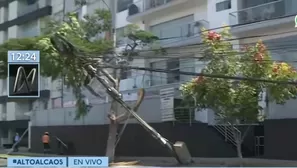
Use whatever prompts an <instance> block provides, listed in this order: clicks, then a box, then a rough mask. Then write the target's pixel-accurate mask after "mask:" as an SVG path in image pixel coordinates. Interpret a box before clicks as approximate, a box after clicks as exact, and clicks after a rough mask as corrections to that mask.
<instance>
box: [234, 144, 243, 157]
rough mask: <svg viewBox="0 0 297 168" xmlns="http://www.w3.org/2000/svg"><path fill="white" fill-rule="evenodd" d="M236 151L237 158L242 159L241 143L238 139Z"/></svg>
mask: <svg viewBox="0 0 297 168" xmlns="http://www.w3.org/2000/svg"><path fill="white" fill-rule="evenodd" d="M236 150H237V156H238V157H239V158H241V159H242V158H243V157H242V151H241V141H240V140H239V139H237V140H236Z"/></svg>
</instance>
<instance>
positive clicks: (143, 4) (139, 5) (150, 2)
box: [128, 0, 174, 16]
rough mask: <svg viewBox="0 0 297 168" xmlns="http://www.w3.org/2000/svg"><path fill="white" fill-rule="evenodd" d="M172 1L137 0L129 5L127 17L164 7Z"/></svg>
mask: <svg viewBox="0 0 297 168" xmlns="http://www.w3.org/2000/svg"><path fill="white" fill-rule="evenodd" d="M171 1H174V0H139V1H137V2H134V3H132V4H130V5H129V7H128V10H129V12H128V15H129V16H132V15H135V14H138V13H141V12H145V11H148V10H150V9H153V8H156V7H159V6H162V5H165V4H167V3H169V2H171Z"/></svg>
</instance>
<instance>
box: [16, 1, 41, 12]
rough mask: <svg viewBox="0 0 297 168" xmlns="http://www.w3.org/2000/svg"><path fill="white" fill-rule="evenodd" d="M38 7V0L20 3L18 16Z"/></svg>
mask: <svg viewBox="0 0 297 168" xmlns="http://www.w3.org/2000/svg"><path fill="white" fill-rule="evenodd" d="M38 8H39V4H38V1H37V2H36V3H34V4H32V5H21V7H20V10H18V16H23V15H25V14H27V13H30V12H33V11H36V10H37V9H38Z"/></svg>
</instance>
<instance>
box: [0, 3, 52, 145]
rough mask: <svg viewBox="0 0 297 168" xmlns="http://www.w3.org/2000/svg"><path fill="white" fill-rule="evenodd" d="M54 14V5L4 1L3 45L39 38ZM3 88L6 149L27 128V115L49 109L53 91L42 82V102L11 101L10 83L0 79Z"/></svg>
mask: <svg viewBox="0 0 297 168" xmlns="http://www.w3.org/2000/svg"><path fill="white" fill-rule="evenodd" d="M51 14H52V4H51V1H47V0H39V1H37V0H26V1H17V0H7V1H1V3H0V43H4V42H5V41H7V40H8V39H12V38H24V37H34V36H38V35H39V34H40V24H41V20H42V18H44V17H46V16H49V15H51ZM0 85H1V86H0V88H1V93H0V94H1V95H0V101H1V102H0V106H1V108H0V125H1V126H0V127H1V128H0V144H1V145H7V144H11V143H12V140H13V136H14V134H15V132H19V133H22V132H24V131H25V130H26V129H27V128H28V121H29V119H30V116H28V115H26V114H27V113H28V112H30V111H32V110H34V109H40V108H41V109H43V108H46V106H47V103H48V102H47V101H48V99H49V97H50V88H49V80H48V79H47V78H41V85H40V86H41V94H40V99H38V100H36V99H11V98H8V96H7V79H1V80H0ZM27 138H28V136H25V139H27ZM25 144H27V143H25Z"/></svg>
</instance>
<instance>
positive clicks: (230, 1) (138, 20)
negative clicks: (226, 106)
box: [116, 0, 297, 122]
mask: <svg viewBox="0 0 297 168" xmlns="http://www.w3.org/2000/svg"><path fill="white" fill-rule="evenodd" d="M296 6H297V4H296V2H295V1H293V0H259V1H249V0H207V1H206V0H205V1H204V0H199V1H193V0H134V1H133V0H122V1H121V0H119V1H118V13H117V25H116V26H117V30H118V32H121V31H123V29H124V27H125V26H126V25H127V24H130V23H133V24H137V25H139V26H140V27H141V28H142V29H144V30H147V31H151V32H153V33H154V34H155V35H156V36H158V37H159V38H160V39H166V40H160V43H159V44H160V46H162V47H165V48H169V51H168V53H178V54H175V55H174V54H168V55H170V56H172V57H174V56H175V57H178V58H176V59H175V60H172V59H171V60H168V59H159V60H156V59H139V58H138V59H137V58H136V59H135V60H134V61H133V63H132V64H133V65H134V66H140V67H151V68H162V69H165V68H168V69H172V70H177V71H178V70H180V71H190V72H200V70H201V68H203V65H204V64H203V63H201V62H199V61H197V59H190V58H186V57H185V59H183V58H182V57H183V56H189V55H193V56H196V57H199V49H198V47H197V49H196V50H195V49H193V47H181V48H177V49H172V47H178V46H179V47H180V46H187V45H191V44H197V43H200V42H201V41H200V40H201V39H200V37H199V31H200V28H201V27H204V28H206V29H213V30H214V31H217V30H219V29H220V27H222V26H223V25H224V24H225V25H230V26H231V32H232V34H233V36H234V38H243V39H242V40H237V41H234V42H233V43H234V46H235V47H239V46H240V45H244V44H248V43H254V42H255V41H257V40H258V39H259V38H261V39H262V40H263V41H264V42H265V43H266V44H267V45H268V46H269V47H270V48H276V46H278V45H279V43H282V44H288V45H289V44H291V43H294V42H295V41H292V39H293V38H294V37H295V36H294V35H295V34H296V28H294V17H295V15H296V13H297V9H296ZM124 18H126V20H125V19H124ZM294 30H295V31H294ZM283 32H288V33H283ZM265 34H274V35H270V36H267V35H266V36H263V37H261V35H265ZM257 35H258V36H260V37H257V38H244V37H246V36H257ZM292 36H293V37H292ZM172 37H177V38H172ZM288 37H290V38H292V39H291V40H288ZM295 43H296V42H295ZM291 45H292V44H291ZM271 53H272V55H273V57H274V59H278V60H279V59H281V60H287V61H293V60H294V59H295V60H296V56H297V55H296V54H295V53H294V51H291V52H290V51H284V50H282V49H273V51H271ZM146 54H147V53H146ZM149 55H155V54H154V53H148V54H147V56H149ZM292 55H294V56H292ZM129 75H130V78H127V79H123V80H122V81H121V89H122V90H130V91H125V92H129V94H131V93H132V92H135V88H141V87H146V88H148V90H152V91H154V92H155V93H156V94H159V93H158V92H157V90H160V88H164V87H176V88H177V87H178V86H179V83H180V82H185V81H187V80H188V79H189V78H191V77H190V76H184V75H178V76H172V75H171V76H170V75H169V74H164V73H163V74H162V73H150V72H146V73H144V72H141V71H133V72H132V73H131V72H130V74H129ZM133 90H134V91H133ZM130 92H131V93H130ZM294 102H295V101H293V102H292V103H294ZM158 104H160V102H159V103H158ZM285 106H286V108H288V110H287V111H286V113H290V114H286V113H283V112H282V113H278V112H277V111H280V109H283V108H284V106H280V105H270V106H269V111H270V112H269V118H283V117H287V115H289V116H290V117H293V118H295V117H296V115H297V113H295V112H294V114H292V113H293V111H292V110H293V109H292V108H293V107H294V106H292V105H291V101H289V102H288V103H287V104H286V105H285ZM154 107H158V106H157V105H156V106H154ZM291 107H292V108H291ZM204 116H205V115H204ZM200 117H201V116H200ZM210 118H213V117H210ZM210 118H209V119H210ZM209 119H207V120H209ZM210 120H211V119H210ZM208 122H211V121H208Z"/></svg>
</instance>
